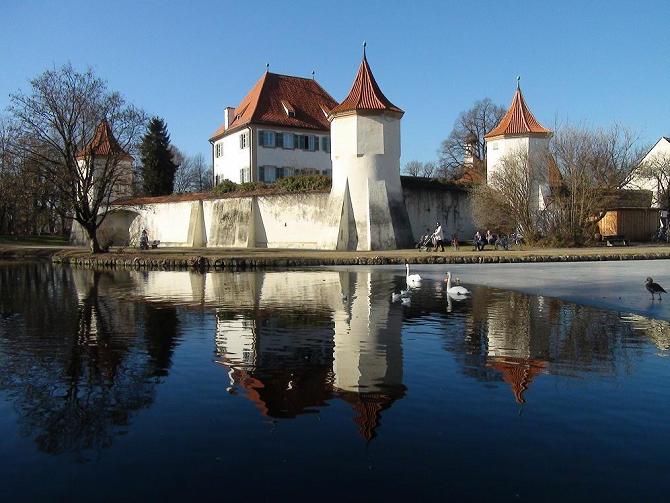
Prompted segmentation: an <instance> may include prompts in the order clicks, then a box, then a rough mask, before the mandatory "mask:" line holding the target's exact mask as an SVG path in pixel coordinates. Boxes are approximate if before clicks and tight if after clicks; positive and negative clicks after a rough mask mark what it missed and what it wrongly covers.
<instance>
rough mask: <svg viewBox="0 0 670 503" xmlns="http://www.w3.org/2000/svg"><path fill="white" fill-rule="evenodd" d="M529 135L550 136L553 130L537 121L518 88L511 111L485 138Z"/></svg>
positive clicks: (508, 111)
mask: <svg viewBox="0 0 670 503" xmlns="http://www.w3.org/2000/svg"><path fill="white" fill-rule="evenodd" d="M527 133H535V134H550V133H551V130H550V129H547V128H545V127H543V126H542V125H541V124H540V123H539V122H538V121H537V119H535V117H534V116H533V114H532V113H531V111H530V109H529V108H528V105H526V100H524V99H523V94H521V89H519V87H517V88H516V93H514V98H513V99H512V104H511V105H510V107H509V110H507V113H506V114H505V116H504V117H503V118H502V119H501V120H500V122H499V123H498V125H497V126H496V127H494V128H493V129H492V130H491V131H489V133H488V134H486V135H485V136H484V138H492V137H494V136H503V135H515V134H527Z"/></svg>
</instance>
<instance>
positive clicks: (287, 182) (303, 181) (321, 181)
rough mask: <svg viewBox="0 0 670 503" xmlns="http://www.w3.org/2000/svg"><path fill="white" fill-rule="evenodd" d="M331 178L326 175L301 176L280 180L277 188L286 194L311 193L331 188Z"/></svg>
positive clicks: (276, 184)
mask: <svg viewBox="0 0 670 503" xmlns="http://www.w3.org/2000/svg"><path fill="white" fill-rule="evenodd" d="M330 185H331V180H330V177H327V176H325V175H299V176H289V177H287V178H280V179H279V180H277V181H276V182H275V186H276V187H277V188H278V189H280V190H281V191H285V192H310V191H313V190H327V189H329V188H330Z"/></svg>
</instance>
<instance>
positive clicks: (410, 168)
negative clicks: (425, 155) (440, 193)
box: [403, 161, 437, 178]
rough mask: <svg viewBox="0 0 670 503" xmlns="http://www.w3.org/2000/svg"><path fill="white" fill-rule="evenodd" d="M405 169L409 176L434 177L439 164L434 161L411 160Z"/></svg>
mask: <svg viewBox="0 0 670 503" xmlns="http://www.w3.org/2000/svg"><path fill="white" fill-rule="evenodd" d="M403 171H404V172H405V173H406V174H407V175H409V176H422V177H426V178H433V177H434V176H435V175H436V173H437V166H436V165H435V163H434V162H433V161H428V162H421V161H409V162H408V163H407V164H405V168H404V170H403Z"/></svg>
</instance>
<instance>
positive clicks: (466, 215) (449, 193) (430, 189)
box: [403, 180, 476, 242]
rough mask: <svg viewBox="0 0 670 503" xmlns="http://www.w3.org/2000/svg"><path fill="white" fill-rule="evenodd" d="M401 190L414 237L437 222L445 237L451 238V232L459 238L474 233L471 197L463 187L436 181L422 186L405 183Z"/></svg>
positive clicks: (431, 227) (464, 239) (432, 228)
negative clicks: (443, 184) (440, 225)
mask: <svg viewBox="0 0 670 503" xmlns="http://www.w3.org/2000/svg"><path fill="white" fill-rule="evenodd" d="M403 181H404V180H403ZM403 193H404V196H405V205H406V206H407V212H408V214H409V221H410V223H411V224H412V234H413V235H414V240H415V241H417V240H418V239H419V238H420V237H421V236H422V235H423V234H425V233H426V229H427V228H428V229H430V230H431V231H433V230H434V229H435V227H436V224H437V222H440V223H441V224H442V229H443V230H444V237H445V241H450V240H451V236H452V234H454V233H455V234H457V235H458V239H459V240H460V241H461V242H463V241H468V240H470V239H471V238H472V236H474V234H475V230H476V229H475V223H474V220H473V217H472V209H471V206H470V198H469V195H468V192H467V191H466V190H464V189H463V188H458V187H440V185H439V184H437V183H434V184H432V183H427V184H425V185H424V186H421V185H420V184H416V185H415V184H411V185H410V184H407V183H404V184H403Z"/></svg>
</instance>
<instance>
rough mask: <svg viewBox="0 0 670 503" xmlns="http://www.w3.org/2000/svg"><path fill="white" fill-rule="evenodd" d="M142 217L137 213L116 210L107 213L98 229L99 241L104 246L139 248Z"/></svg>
mask: <svg viewBox="0 0 670 503" xmlns="http://www.w3.org/2000/svg"><path fill="white" fill-rule="evenodd" d="M141 220H142V218H141V216H140V214H139V213H138V212H137V211H133V210H128V209H114V210H111V211H110V212H109V213H107V216H106V217H105V220H104V221H103V222H102V225H101V226H100V227H99V229H98V240H99V241H100V244H102V245H103V246H106V245H111V246H131V245H132V246H139V242H140V233H141V232H142V229H141Z"/></svg>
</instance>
